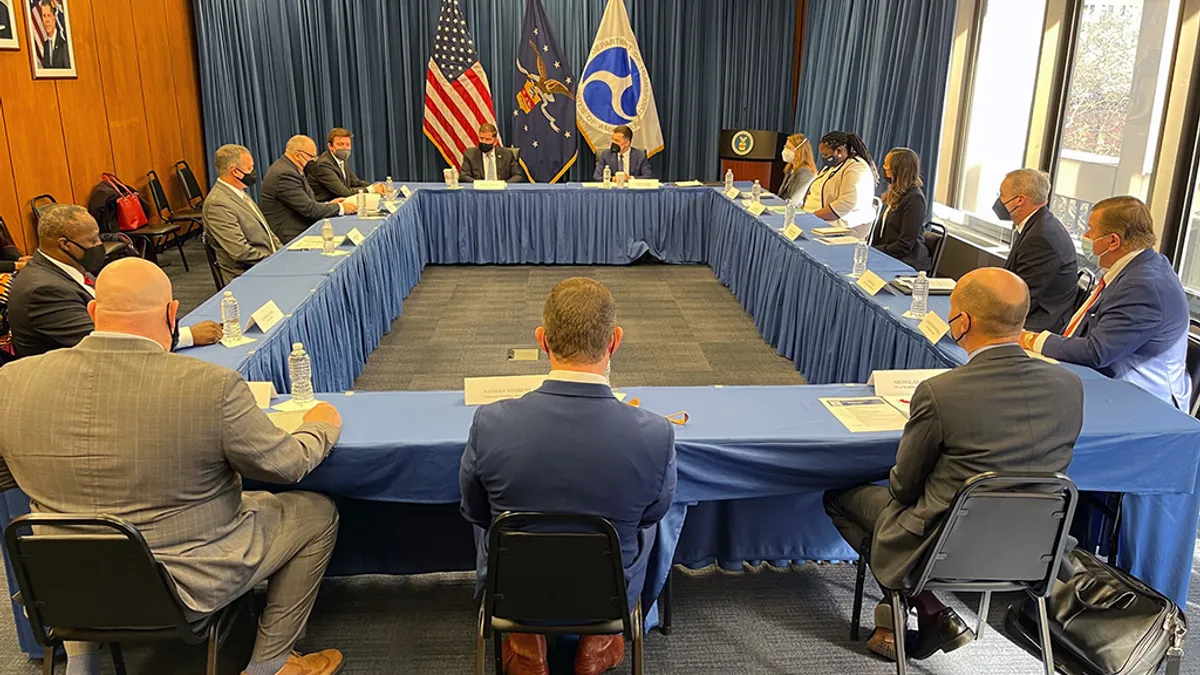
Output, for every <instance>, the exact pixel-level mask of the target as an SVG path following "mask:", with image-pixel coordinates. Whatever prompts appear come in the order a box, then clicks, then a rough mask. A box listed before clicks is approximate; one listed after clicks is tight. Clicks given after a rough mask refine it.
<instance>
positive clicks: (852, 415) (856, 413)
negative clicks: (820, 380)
mask: <svg viewBox="0 0 1200 675" xmlns="http://www.w3.org/2000/svg"><path fill="white" fill-rule="evenodd" d="M821 405H824V406H825V409H826V410H828V411H829V412H830V413H833V416H834V417H836V418H837V419H838V421H839V422H841V423H842V424H843V425H844V426H845V427H846V428H847V429H849V430H850V431H852V432H854V433H859V432H867V431H902V430H903V429H904V423H905V422H907V421H908V419H907V418H905V417H904V415H903V414H902V413H901V412H900V411H899V410H897V409H896V408H895V407H894V406H892V405H891V404H890V403H888V402H887V401H885V400H883V399H882V398H879V397H878V396H861V397H856V398H823V399H821Z"/></svg>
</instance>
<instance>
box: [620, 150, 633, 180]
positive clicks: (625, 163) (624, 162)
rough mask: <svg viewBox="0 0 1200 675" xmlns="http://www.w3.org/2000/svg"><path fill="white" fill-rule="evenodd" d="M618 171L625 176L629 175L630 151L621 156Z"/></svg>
mask: <svg viewBox="0 0 1200 675" xmlns="http://www.w3.org/2000/svg"><path fill="white" fill-rule="evenodd" d="M629 147H630V148H632V147H633V146H632V145H631V146H629ZM617 170H618V171H620V172H621V173H623V174H625V175H626V176H628V175H629V150H626V151H625V152H622V153H621V154H620V156H619V160H618V164H617Z"/></svg>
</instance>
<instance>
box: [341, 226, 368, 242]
mask: <svg viewBox="0 0 1200 675" xmlns="http://www.w3.org/2000/svg"><path fill="white" fill-rule="evenodd" d="M366 238H367V237H366V236H365V235H364V234H363V233H362V232H359V231H358V228H357V227H356V228H354V229H352V230H350V231H349V232H347V233H346V239H347V240H348V241H349V242H350V243H351V244H354V245H355V246H362V243H363V240H364V239H366Z"/></svg>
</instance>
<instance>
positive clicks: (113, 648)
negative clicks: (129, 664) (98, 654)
mask: <svg viewBox="0 0 1200 675" xmlns="http://www.w3.org/2000/svg"><path fill="white" fill-rule="evenodd" d="M108 650H109V652H111V653H112V661H113V670H115V671H117V675H126V670H125V653H124V652H122V651H121V645H120V644H119V643H116V642H110V643H108Z"/></svg>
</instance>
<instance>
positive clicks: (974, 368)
mask: <svg viewBox="0 0 1200 675" xmlns="http://www.w3.org/2000/svg"><path fill="white" fill-rule="evenodd" d="M1028 312H1029V289H1028V287H1027V286H1026V285H1025V282H1024V281H1022V280H1021V278H1020V277H1018V276H1017V275H1015V274H1013V273H1012V272H1009V271H1007V270H1003V269H1000V268H996V267H988V268H983V269H978V270H975V271H973V272H971V273H969V274H967V275H965V276H964V277H963V278H962V279H961V280H960V281H959V282H958V285H957V287H956V288H955V289H954V293H953V294H951V296H950V322H949V323H950V337H951V338H953V339H954V341H955V342H957V343H958V344H959V345H960V346H962V348H963V349H966V350H967V354H968V355H969V357H968V359H969V360H968V361H967V363H966V364H964V365H962V366H959V367H958V368H955V369H954V370H952V371H950V372H948V373H943V374H942V375H939V376H937V377H934V378H931V379H929V380H926V381H925V382H922V383H921V384H920V385H918V386H917V389H916V392H914V394H913V396H912V405H911V411H912V412H911V414H910V415H909V418H908V424H907V425H905V427H904V435H903V436H902V437H901V439H900V448H899V450H898V451H897V453H896V465H895V466H894V467H892V470H891V475H890V477H889V482H888V485H887V486H880V485H865V486H862V487H856V488H853V489H850V490H835V491H830V492H827V493H826V494H825V510H826V512H827V513H829V516H830V518H832V519H833V524H834V525H835V526H837V528H838V531H839V532H841V533H842V536H843V537H844V538H845V539H846V541H847V542H848V543H849V544H850V545H851V546H853V547H854V549H855V550H856V551H858V552H859V554H860V555H869V556H870V564H871V570H872V571H873V572H874V573H875V578H876V579H878V580H879V583H880V584H881V585H883V586H884V587H885V588H893V589H900V588H904V587H905V586H906V585H907V581H908V577H909V575H910V573H912V572H913V571H914V570H915V569H916V568H917V567H918V566H919V565H920V564H921V563H922V562H923V561H924V558H925V556H926V554H927V553H928V551H929V548H930V547H931V546H932V545H933V543H934V541H935V540H936V539H937V535H938V529H939V526H940V524H941V522H942V518H943V516H945V514H946V511H947V509H949V507H950V502H951V501H953V499H954V495H955V493H957V492H958V489H959V488H960V487H962V485H963V483H965V482H966V481H967V480H968V479H969V478H971V477H972V476H975V475H976V474H980V473H983V472H986V471H1023V472H1041V471H1064V470H1066V468H1067V465H1068V464H1070V463H1071V454H1072V451H1073V449H1074V447H1075V439H1076V438H1078V437H1079V429H1080V427H1081V426H1082V425H1083V385H1082V384H1081V383H1080V381H1079V378H1078V377H1077V376H1076V375H1075V374H1074V373H1072V372H1071V371H1069V370H1067V369H1066V368H1063V367H1062V366H1058V365H1054V364H1051V363H1047V362H1045V361H1041V360H1038V359H1034V358H1030V357H1029V356H1027V355H1026V354H1025V351H1024V350H1023V349H1021V347H1020V346H1019V345H1018V344H1017V340H1018V339H1019V337H1020V334H1021V328H1022V327H1023V326H1024V325H1025V316H1026V314H1027V313H1028ZM912 603H913V606H914V607H915V608H916V610H917V626H918V628H919V635H918V640H917V644H916V645H914V649H913V650H912V651H910V652H909V654H910V655H911V656H912V657H913V658H918V659H922V658H927V657H929V656H931V655H932V654H934V653H936V652H937V651H939V650H941V651H945V652H950V651H952V650H954V649H957V648H959V647H961V646H963V645H965V644H967V643H968V642H970V641H971V639H973V637H974V636H973V634H972V631H971V630H970V629H969V628H968V627H967V626H966V624H964V623H963V621H962V619H961V618H959V616H958V615H957V614H956V613H955V612H954V610H952V609H950V608H948V607H946V606H945V605H943V604H942V603H941V602H940V601H938V599H937V598H936V597H935V596H934V595H933V593H931V592H929V591H926V592H924V593H922V594H921V595H919V596H917V597H915V598H912ZM890 612H891V610H890V608H889V607H887V606H886V605H880V608H877V609H876V612H875V624H876V626H877V627H876V629H875V632H874V633H873V634H872V635H871V639H870V641H869V642H868V643H867V647H868V649H870V650H871V651H873V652H875V653H877V654H880V655H882V656H884V657H887V658H891V659H895V643H894V640H895V637H894V636H893V634H892V626H891V613H890Z"/></svg>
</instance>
